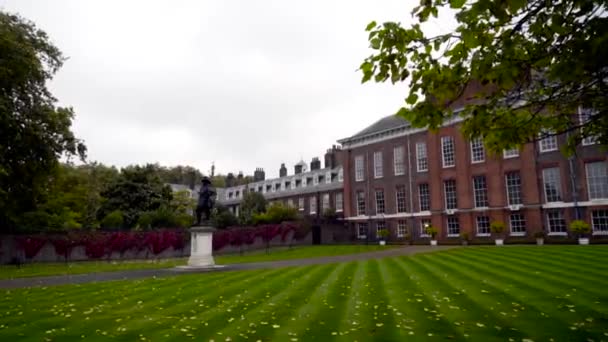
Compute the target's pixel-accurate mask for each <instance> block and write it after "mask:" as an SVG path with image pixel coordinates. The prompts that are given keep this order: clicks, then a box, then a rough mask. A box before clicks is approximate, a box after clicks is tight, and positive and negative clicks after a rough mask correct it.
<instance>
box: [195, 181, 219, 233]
mask: <svg viewBox="0 0 608 342" xmlns="http://www.w3.org/2000/svg"><path fill="white" fill-rule="evenodd" d="M201 183H202V184H201V188H200V190H199V191H198V204H197V205H196V225H197V226H199V225H200V224H201V216H202V214H205V217H204V221H209V218H210V217H211V209H213V205H214V204H215V195H216V193H215V188H214V187H213V186H212V185H211V181H210V180H209V178H208V177H203V179H202V180H201Z"/></svg>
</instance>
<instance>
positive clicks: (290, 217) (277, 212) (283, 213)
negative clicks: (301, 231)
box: [266, 203, 298, 223]
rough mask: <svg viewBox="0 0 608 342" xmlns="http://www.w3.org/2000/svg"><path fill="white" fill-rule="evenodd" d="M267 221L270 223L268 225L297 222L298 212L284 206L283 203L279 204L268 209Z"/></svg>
mask: <svg viewBox="0 0 608 342" xmlns="http://www.w3.org/2000/svg"><path fill="white" fill-rule="evenodd" d="M266 215H267V219H268V220H269V222H266V223H281V222H286V221H295V219H296V217H297V215H298V211H297V210H296V208H291V207H288V206H285V205H283V204H282V203H277V204H274V205H272V206H270V207H269V208H268V210H266Z"/></svg>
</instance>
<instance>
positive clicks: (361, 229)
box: [357, 222, 367, 239]
mask: <svg viewBox="0 0 608 342" xmlns="http://www.w3.org/2000/svg"><path fill="white" fill-rule="evenodd" d="M357 236H358V237H359V239H365V238H367V223H363V222H361V223H359V224H357Z"/></svg>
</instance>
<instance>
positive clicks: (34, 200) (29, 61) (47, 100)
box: [0, 11, 86, 229]
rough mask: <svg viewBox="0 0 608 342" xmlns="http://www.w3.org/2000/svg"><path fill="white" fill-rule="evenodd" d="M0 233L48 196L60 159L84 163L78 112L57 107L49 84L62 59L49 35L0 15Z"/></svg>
mask: <svg viewBox="0 0 608 342" xmlns="http://www.w3.org/2000/svg"><path fill="white" fill-rule="evenodd" d="M0 51H2V58H0V151H2V153H0V227H2V228H0V229H15V228H16V222H17V221H18V220H19V218H20V217H22V215H23V214H24V213H25V212H32V211H33V210H35V209H36V206H37V205H38V204H39V197H40V196H41V194H43V193H44V192H45V188H46V187H47V185H48V182H49V179H50V176H51V175H52V174H53V172H54V170H55V169H56V168H57V166H58V158H59V157H60V156H64V155H65V156H68V157H69V156H79V157H80V158H82V159H84V158H85V156H86V147H85V145H84V144H83V143H82V141H81V140H79V139H77V138H76V137H75V136H74V134H73V133H72V131H71V125H72V119H73V118H74V111H73V110H72V109H71V108H61V107H56V106H55V103H56V99H55V98H54V97H53V96H52V94H51V93H50V91H49V90H48V89H47V86H46V82H47V81H48V80H50V79H51V78H52V77H53V75H54V74H55V73H56V72H57V71H58V70H59V68H61V66H62V64H63V62H64V60H65V59H64V57H63V55H62V54H61V51H59V49H58V48H57V47H56V46H54V45H53V44H52V43H51V42H50V40H49V38H48V36H47V35H46V33H45V32H44V31H42V30H40V29H38V28H37V27H36V25H35V24H34V23H32V22H31V21H28V20H26V19H24V18H22V17H20V16H18V15H14V14H9V13H6V12H3V11H0Z"/></svg>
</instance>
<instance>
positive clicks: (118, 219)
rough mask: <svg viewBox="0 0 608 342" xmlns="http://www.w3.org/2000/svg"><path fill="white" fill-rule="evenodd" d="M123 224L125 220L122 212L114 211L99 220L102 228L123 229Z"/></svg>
mask: <svg viewBox="0 0 608 342" xmlns="http://www.w3.org/2000/svg"><path fill="white" fill-rule="evenodd" d="M124 222H125V218H124V215H123V213H122V211H120V210H114V211H112V212H111V213H109V214H108V215H106V216H105V217H104V218H103V219H102V220H101V226H102V227H103V228H113V229H118V228H122V227H123V225H124Z"/></svg>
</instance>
